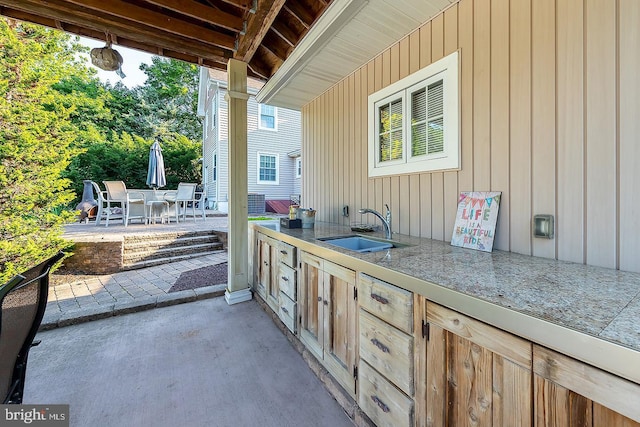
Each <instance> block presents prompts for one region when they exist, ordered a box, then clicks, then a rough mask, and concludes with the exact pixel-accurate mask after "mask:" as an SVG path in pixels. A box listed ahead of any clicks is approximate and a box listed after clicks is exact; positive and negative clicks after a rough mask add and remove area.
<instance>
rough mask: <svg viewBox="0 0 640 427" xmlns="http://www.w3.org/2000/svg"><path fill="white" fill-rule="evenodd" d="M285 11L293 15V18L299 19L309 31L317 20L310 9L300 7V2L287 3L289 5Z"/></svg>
mask: <svg viewBox="0 0 640 427" xmlns="http://www.w3.org/2000/svg"><path fill="white" fill-rule="evenodd" d="M285 9H287V11H288V12H289V13H291V14H292V15H293V16H295V17H296V18H298V20H299V21H300V22H301V23H302V24H303V25H304V26H305V27H306V28H307V29H309V28H310V27H311V25H312V24H313V21H315V20H316V17H315V16H313V14H312V13H311V12H310V11H309V10H308V9H306V8H305V7H303V6H302V5H300V3H298V2H289V3H287V5H286V6H285Z"/></svg>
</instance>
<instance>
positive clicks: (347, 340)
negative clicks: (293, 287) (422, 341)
mask: <svg viewBox="0 0 640 427" xmlns="http://www.w3.org/2000/svg"><path fill="white" fill-rule="evenodd" d="M299 288H300V293H299V298H298V302H299V305H300V340H301V341H302V342H303V343H304V344H305V345H306V346H307V348H308V349H309V350H310V351H311V352H312V353H313V354H314V355H315V356H316V357H317V358H318V360H320V361H321V362H322V363H323V365H324V366H325V367H326V368H327V370H328V371H329V372H330V373H331V374H332V375H333V377H334V378H335V379H336V380H337V381H338V382H339V383H340V384H341V385H342V386H343V387H344V389H345V390H347V391H348V392H349V393H350V394H351V396H352V397H355V393H356V379H355V366H356V358H357V319H356V316H357V307H358V304H357V300H356V274H355V272H354V271H353V270H349V269H347V268H344V267H342V266H339V265H337V264H334V263H331V262H329V261H325V260H323V259H322V258H319V257H317V256H315V255H312V254H309V253H306V252H302V251H301V252H300V280H299Z"/></svg>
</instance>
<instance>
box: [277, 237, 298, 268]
mask: <svg viewBox="0 0 640 427" xmlns="http://www.w3.org/2000/svg"><path fill="white" fill-rule="evenodd" d="M278 260H279V261H280V262H281V263H283V264H286V265H288V266H289V267H295V266H296V248H295V246H291V245H290V244H288V243H284V242H280V247H279V248H278Z"/></svg>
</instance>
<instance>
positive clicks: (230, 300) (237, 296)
mask: <svg viewBox="0 0 640 427" xmlns="http://www.w3.org/2000/svg"><path fill="white" fill-rule="evenodd" d="M251 298H253V294H252V293H251V289H249V288H246V289H241V290H239V291H233V292H229V289H227V290H226V291H225V292H224V300H225V301H226V302H227V304H229V305H233V304H238V303H240V302H245V301H251Z"/></svg>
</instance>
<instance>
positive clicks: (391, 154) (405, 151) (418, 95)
mask: <svg viewBox="0 0 640 427" xmlns="http://www.w3.org/2000/svg"><path fill="white" fill-rule="evenodd" d="M458 108H459V98H458V53H457V52H454V53H453V54H451V55H449V56H447V57H445V58H443V59H441V60H439V61H437V62H435V63H433V64H431V65H429V66H427V67H426V68H423V69H422V70H419V71H417V72H415V73H413V74H411V75H409V76H407V77H405V78H404V79H402V80H400V81H398V82H396V83H394V84H392V85H390V86H388V87H386V88H384V89H382V90H380V91H378V92H376V93H374V94H372V95H370V96H369V176H385V175H397V174H404V173H414V172H428V171H436V170H446V169H459V168H460V142H459V132H458V127H459V125H458Z"/></svg>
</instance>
